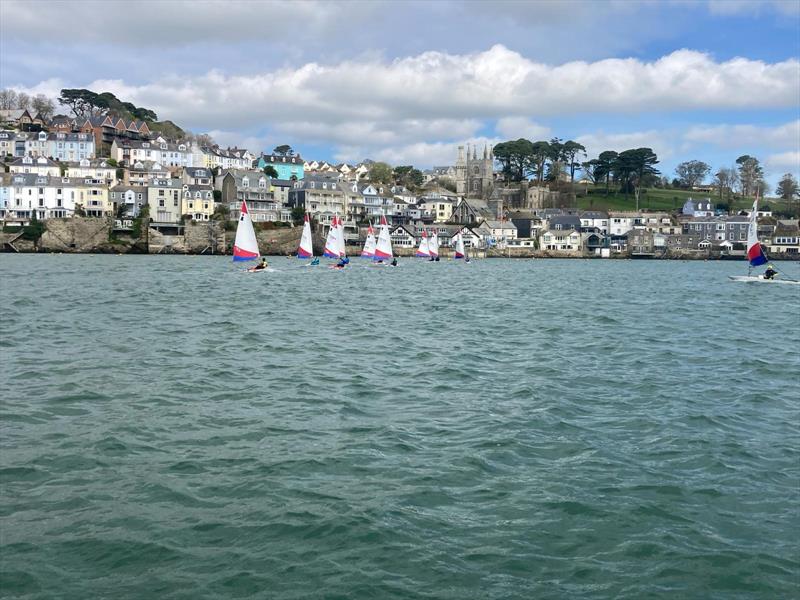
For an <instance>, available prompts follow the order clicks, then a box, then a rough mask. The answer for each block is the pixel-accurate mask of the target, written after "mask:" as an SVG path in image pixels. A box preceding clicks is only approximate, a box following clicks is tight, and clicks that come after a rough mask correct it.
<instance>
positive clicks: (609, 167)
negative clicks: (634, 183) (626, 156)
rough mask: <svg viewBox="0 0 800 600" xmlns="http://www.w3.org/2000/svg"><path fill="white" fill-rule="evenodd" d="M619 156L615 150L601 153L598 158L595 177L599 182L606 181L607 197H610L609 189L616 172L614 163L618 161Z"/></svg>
mask: <svg viewBox="0 0 800 600" xmlns="http://www.w3.org/2000/svg"><path fill="white" fill-rule="evenodd" d="M617 156H618V154H617V153H616V152H614V151H613V150H606V151H605V152H601V153H600V155H599V156H598V157H597V165H596V166H595V176H596V177H597V179H598V180H599V181H602V180H605V182H606V196H608V187H609V184H610V183H611V175H612V174H613V172H614V163H615V162H616V160H617Z"/></svg>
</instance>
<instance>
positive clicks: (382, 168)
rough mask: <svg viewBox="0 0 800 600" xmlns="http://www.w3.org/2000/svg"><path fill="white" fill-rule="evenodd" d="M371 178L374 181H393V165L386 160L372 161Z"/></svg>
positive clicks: (370, 167)
mask: <svg viewBox="0 0 800 600" xmlns="http://www.w3.org/2000/svg"><path fill="white" fill-rule="evenodd" d="M369 180H370V181H371V182H372V183H387V184H388V183H392V167H390V166H389V165H387V164H386V163H385V162H376V163H372V164H371V165H370V166H369Z"/></svg>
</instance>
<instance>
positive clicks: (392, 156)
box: [334, 137, 501, 166]
mask: <svg viewBox="0 0 800 600" xmlns="http://www.w3.org/2000/svg"><path fill="white" fill-rule="evenodd" d="M500 141H501V140H500V139H499V138H487V137H474V138H469V139H466V140H460V141H456V142H417V143H413V144H406V145H403V146H396V147H381V148H374V147H369V146H343V147H340V149H339V151H338V152H337V154H336V156H335V157H334V158H335V159H336V160H341V161H353V162H355V161H359V160H362V159H364V158H371V159H373V160H381V161H384V162H388V163H389V164H393V165H397V164H413V165H418V166H435V165H452V164H454V163H455V161H456V157H457V156H458V147H459V146H464V145H467V144H469V145H470V146H475V147H476V148H477V151H478V153H480V152H482V149H483V148H484V147H487V148H491V147H493V146H494V145H495V144H497V143H499V142H500Z"/></svg>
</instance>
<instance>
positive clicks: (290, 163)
mask: <svg viewBox="0 0 800 600" xmlns="http://www.w3.org/2000/svg"><path fill="white" fill-rule="evenodd" d="M326 164H327V163H326ZM255 166H256V167H257V168H258V169H263V168H264V167H268V166H269V167H272V168H273V169H275V171H277V173H278V177H277V178H278V179H289V180H292V181H294V180H297V181H299V180H301V179H303V178H304V176H305V161H303V159H302V158H301V157H300V155H299V154H295V155H291V156H285V155H280V154H262V155H261V156H259V157H258V159H257V160H256V165H255ZM328 166H329V170H331V171H335V170H336V169H335V168H334V167H330V165H328Z"/></svg>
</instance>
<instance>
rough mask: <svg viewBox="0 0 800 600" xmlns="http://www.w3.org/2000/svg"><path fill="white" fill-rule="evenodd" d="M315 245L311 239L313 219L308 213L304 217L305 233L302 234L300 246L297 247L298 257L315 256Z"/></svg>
mask: <svg viewBox="0 0 800 600" xmlns="http://www.w3.org/2000/svg"><path fill="white" fill-rule="evenodd" d="M313 257H314V247H313V244H312V239H311V221H310V219H309V218H308V213H306V214H305V217H304V219H303V234H302V235H301V236H300V246H299V247H298V248H297V258H313Z"/></svg>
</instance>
